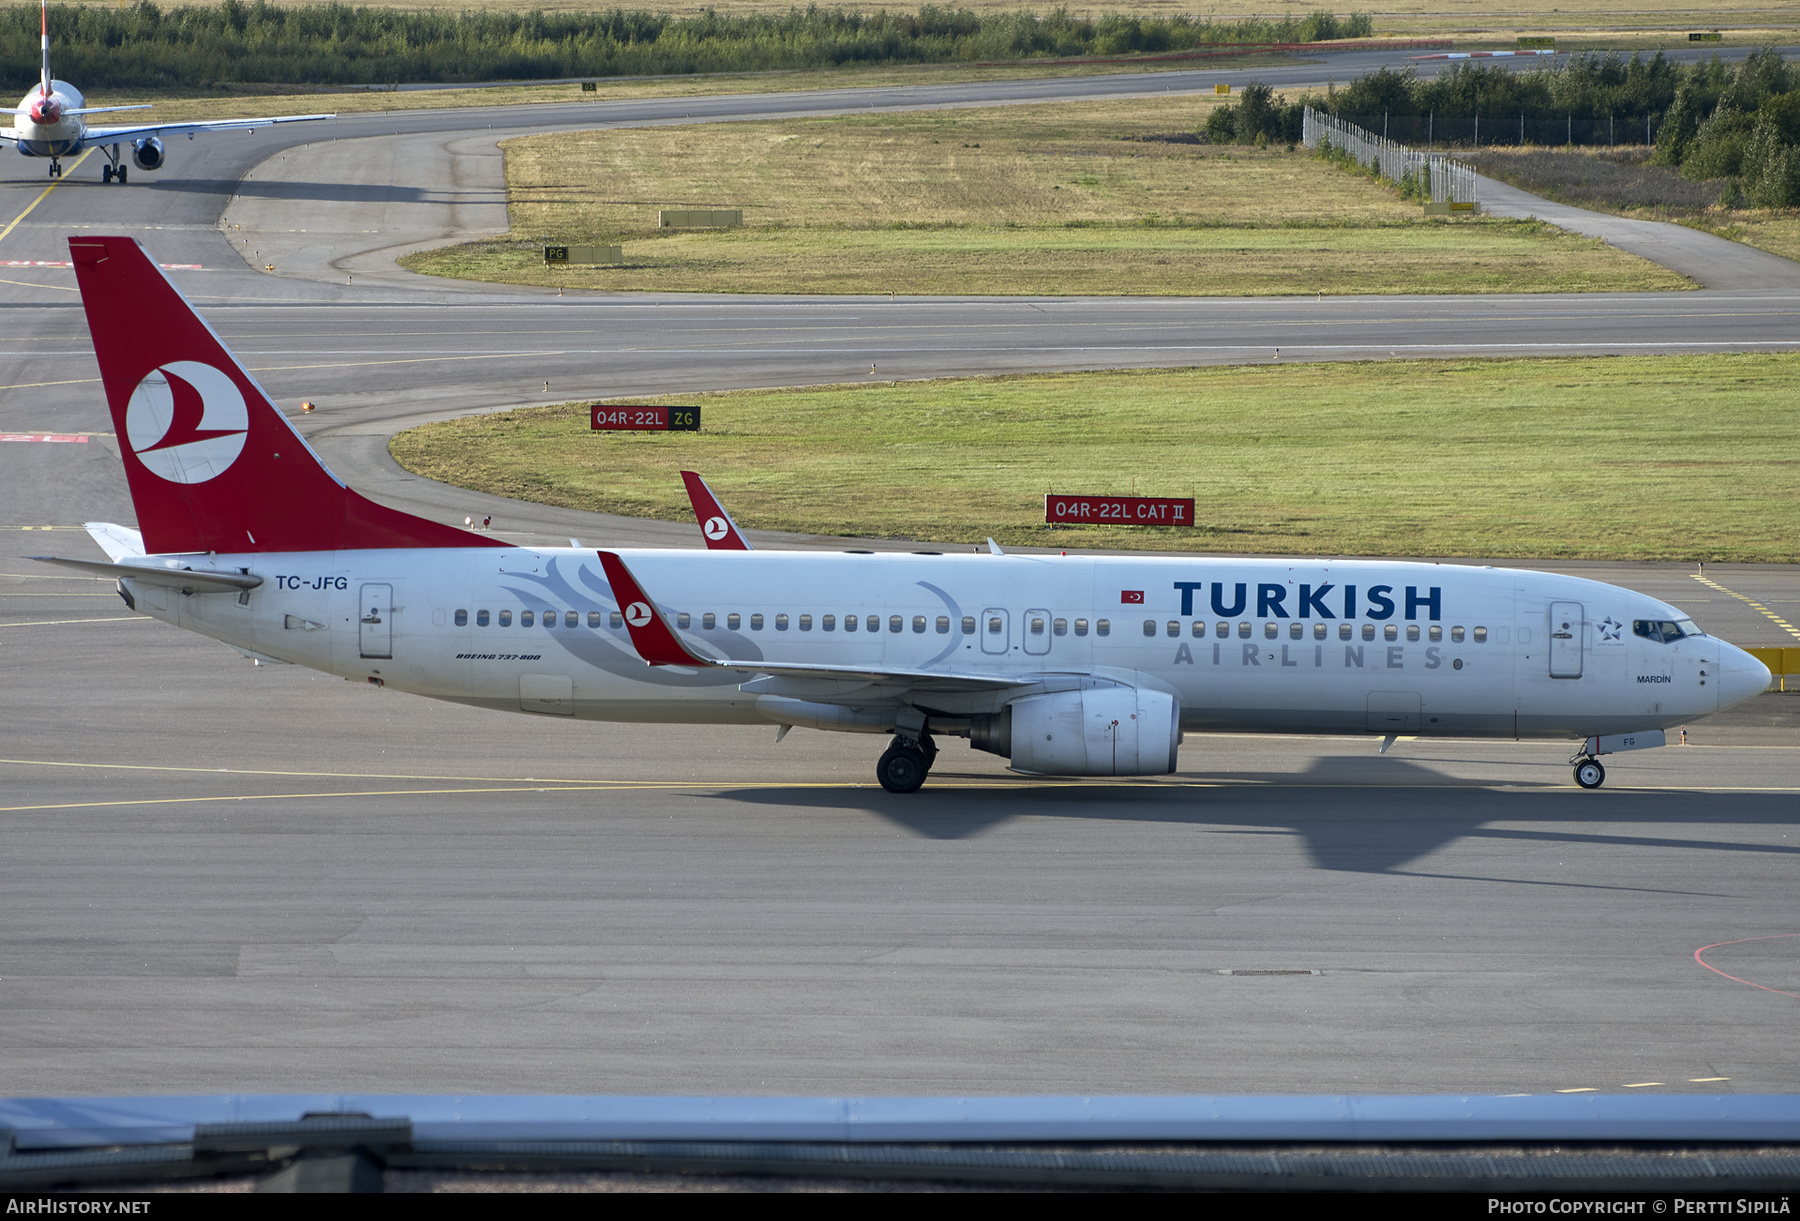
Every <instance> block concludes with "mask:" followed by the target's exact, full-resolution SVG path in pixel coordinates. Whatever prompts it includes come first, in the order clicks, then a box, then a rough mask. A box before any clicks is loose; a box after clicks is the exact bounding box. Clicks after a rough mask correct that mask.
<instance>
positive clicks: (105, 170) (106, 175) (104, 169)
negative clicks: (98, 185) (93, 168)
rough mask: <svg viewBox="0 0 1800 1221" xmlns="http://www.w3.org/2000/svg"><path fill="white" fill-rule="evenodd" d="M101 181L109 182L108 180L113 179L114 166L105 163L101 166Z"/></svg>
mask: <svg viewBox="0 0 1800 1221" xmlns="http://www.w3.org/2000/svg"><path fill="white" fill-rule="evenodd" d="M100 181H101V182H102V183H108V182H111V181H112V166H110V165H103V166H101V167H100Z"/></svg>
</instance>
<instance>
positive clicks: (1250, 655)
mask: <svg viewBox="0 0 1800 1221" xmlns="http://www.w3.org/2000/svg"><path fill="white" fill-rule="evenodd" d="M1239 588H1240V589H1241V588H1242V586H1239ZM1261 653H1262V649H1261V648H1260V647H1259V646H1257V645H1254V644H1247V645H1245V646H1244V660H1242V661H1240V662H1239V663H1238V664H1239V665H1240V666H1260V665H1262V657H1261Z"/></svg>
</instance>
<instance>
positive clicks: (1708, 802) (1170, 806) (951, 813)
mask: <svg viewBox="0 0 1800 1221" xmlns="http://www.w3.org/2000/svg"><path fill="white" fill-rule="evenodd" d="M1368 762H1370V761H1368V760H1365V759H1334V758H1323V759H1318V760H1315V761H1314V763H1313V765H1312V766H1311V767H1309V768H1308V769H1307V770H1306V771H1304V772H1300V773H1293V772H1280V773H1266V774H1264V773H1255V772H1237V771H1233V772H1220V773H1217V774H1216V775H1212V774H1207V773H1204V772H1193V771H1187V772H1183V773H1182V774H1181V777H1180V780H1182V781H1186V782H1187V783H1185V784H1184V783H1139V784H1130V783H1125V784H1118V785H1109V784H1080V785H1054V784H1046V785H1042V786H1037V785H1034V784H1033V783H1032V782H1030V781H1027V780H1024V779H1023V778H1021V779H1020V781H1019V784H1018V787H1016V788H994V787H990V786H991V784H992V779H991V778H990V777H987V776H983V777H981V778H980V782H979V784H971V785H968V786H966V787H965V786H963V785H961V784H959V780H960V779H961V777H959V776H957V775H956V774H955V773H954V772H953V771H951V770H950V769H947V768H942V769H939V771H937V772H936V773H934V774H933V776H932V779H931V781H930V782H929V785H928V787H927V788H925V789H923V790H921V791H920V792H919V793H916V794H911V795H907V796H898V797H897V796H894V795H892V794H889V793H885V792H882V791H881V790H879V789H867V788H855V789H849V788H846V789H835V790H833V789H784V788H779V787H776V788H767V789H740V790H729V789H728V790H724V791H721V792H718V793H716V794H714V796H715V797H717V798H721V799H725V800H731V801H738V802H746V803H750V804H756V805H781V806H790V807H792V806H798V807H803V808H811V809H817V810H845V811H848V810H861V811H866V812H867V813H870V814H874V815H876V816H877V817H879V818H882V819H885V820H887V821H888V822H891V823H893V824H894V825H896V826H899V827H903V828H905V829H906V830H907V831H910V832H911V833H913V834H914V835H918V836H921V837H925V838H930V839H945V840H954V839H967V838H972V837H975V836H979V835H983V834H985V833H987V832H989V831H991V830H993V829H995V828H996V827H998V826H1000V825H1001V824H1003V823H1007V822H1010V821H1012V820H1014V819H1018V818H1082V819H1091V820H1096V821H1126V822H1167V823H1181V824H1186V825H1189V826H1192V827H1195V828H1213V829H1217V830H1220V831H1224V832H1228V833H1235V834H1251V835H1284V836H1298V837H1299V838H1300V839H1302V840H1303V841H1304V843H1305V845H1306V850H1307V854H1308V856H1309V857H1310V858H1311V860H1312V863H1313V865H1314V866H1315V867H1316V868H1319V869H1327V870H1333V871H1338V872H1349V873H1394V872H1409V873H1411V872H1414V871H1412V870H1404V869H1403V867H1404V866H1405V865H1407V864H1408V863H1409V862H1411V861H1415V860H1418V859H1419V858H1421V857H1424V856H1427V855H1429V854H1431V853H1432V852H1435V851H1436V850H1438V849H1439V848H1442V847H1443V846H1445V845H1447V844H1450V843H1452V842H1455V841H1457V840H1461V839H1468V838H1473V839H1487V840H1503V841H1520V842H1526V843H1530V842H1538V843H1566V844H1570V845H1587V846H1593V845H1609V846H1613V847H1616V848H1620V849H1631V848H1639V849H1668V848H1679V849H1682V850H1684V851H1696V852H1733V853H1751V854H1757V855H1766V854H1774V855H1777V856H1800V847H1786V846H1781V845H1771V844H1750V843H1738V842H1732V841H1730V840H1726V839H1717V840H1715V839H1696V838H1692V837H1687V836H1682V837H1675V836H1656V835H1647V834H1644V828H1645V826H1646V824H1657V823H1662V824H1667V825H1671V826H1680V827H1682V828H1684V829H1685V828H1691V827H1692V826H1693V825H1694V824H1695V823H1698V822H1707V823H1713V822H1716V823H1721V824H1730V825H1733V826H1778V827H1793V826H1800V809H1797V808H1796V806H1795V804H1794V801H1793V797H1792V795H1791V794H1786V793H1716V792H1713V793H1705V794H1699V793H1692V792H1667V791H1658V790H1636V791H1631V792H1628V793H1627V792H1619V791H1616V790H1615V791H1613V792H1605V791H1603V792H1599V793H1586V792H1582V791H1580V790H1578V789H1574V788H1572V787H1565V786H1562V785H1543V784H1536V783H1524V784H1514V785H1507V786H1501V785H1497V784H1494V783H1491V782H1487V783H1483V782H1474V781H1470V782H1457V781H1453V780H1449V779H1447V778H1446V777H1445V776H1443V775H1442V774H1440V773H1438V772H1434V771H1432V770H1431V769H1429V768H1426V767H1421V766H1418V765H1416V764H1412V763H1407V762H1405V761H1403V760H1383V761H1382V764H1383V769H1382V770H1383V771H1384V772H1385V775H1384V776H1383V778H1382V780H1381V781H1380V782H1369V781H1363V780H1357V779H1353V778H1350V777H1347V776H1346V775H1344V769H1343V767H1342V765H1344V764H1346V763H1349V764H1351V765H1352V769H1353V770H1354V771H1358V772H1360V771H1363V770H1365V769H1364V768H1363V766H1362V765H1363V764H1366V763H1368ZM970 779H971V780H972V779H974V777H970ZM1215 785H1216V786H1217V787H1213V786H1215ZM1490 823H1496V824H1509V825H1507V826H1489V825H1488V824H1490ZM1520 823H1537V824H1541V825H1540V827H1537V828H1522V827H1520V826H1519V825H1518V824H1520ZM1609 823H1617V824H1620V825H1621V826H1629V827H1630V831H1629V832H1621V833H1619V834H1608V833H1606V832H1605V831H1596V830H1595V827H1596V826H1601V827H1604V826H1605V825H1607V824H1609ZM1420 876H1428V877H1429V876H1451V875H1436V874H1431V873H1429V872H1427V873H1422V874H1420ZM1486 880H1489V881H1508V880H1512V879H1506V878H1489V879H1486ZM1517 880H1519V881H1522V882H1523V881H1527V879H1517ZM1533 884H1538V885H1554V886H1574V887H1577V888H1588V887H1594V888H1598V889H1620V888H1619V887H1616V886H1606V885H1596V884H1593V883H1581V882H1571V883H1559V882H1534V883H1533ZM1628 889H1636V888H1628ZM1644 889H1652V890H1659V889H1660V888H1644ZM1684 893H1686V892H1684Z"/></svg>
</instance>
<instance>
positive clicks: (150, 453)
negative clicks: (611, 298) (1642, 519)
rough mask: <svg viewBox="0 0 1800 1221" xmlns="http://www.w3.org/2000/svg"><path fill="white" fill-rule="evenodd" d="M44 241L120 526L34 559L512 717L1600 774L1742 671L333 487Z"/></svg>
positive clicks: (928, 744) (1195, 565) (142, 298)
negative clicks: (590, 524) (432, 512)
mask: <svg viewBox="0 0 1800 1221" xmlns="http://www.w3.org/2000/svg"><path fill="white" fill-rule="evenodd" d="M69 245H70V250H71V253H72V256H73V259H74V264H75V271H76V275H77V278H78V279H79V281H80V285H81V293H82V301H83V303H84V305H85V306H86V309H87V316H88V324H89V327H90V329H91V331H92V334H93V340H94V350H95V355H96V356H97V357H98V360H99V364H100V372H101V377H102V379H103V381H104V383H105V388H106V397H107V403H108V405H109V407H110V408H111V410H112V418H113V422H114V425H115V426H116V428H117V432H118V437H119V439H120V442H121V444H120V450H121V452H122V454H123V458H124V463H125V473H126V478H127V480H128V481H129V483H130V487H131V494H132V500H133V503H134V505H135V507H136V509H137V514H138V527H137V529H136V530H131V529H128V528H125V527H120V526H111V525H99V524H96V525H93V526H91V527H90V531H91V533H92V534H93V535H94V537H95V539H96V541H98V542H99V543H100V545H101V547H102V548H103V549H105V550H106V552H107V554H108V556H109V559H108V560H107V561H104V562H102V561H98V560H80V559H56V560H54V561H53V562H56V563H61V564H68V565H72V566H74V567H77V568H81V569H84V570H87V571H92V572H99V573H104V574H106V575H108V576H112V577H115V578H117V579H118V587H119V592H120V594H121V595H122V596H123V597H124V598H125V600H126V601H127V602H128V603H129V604H130V605H131V606H133V607H134V608H135V609H137V610H139V611H142V612H144V613H147V614H150V615H154V616H155V617H157V618H159V619H163V620H165V621H167V622H169V623H172V624H175V625H177V626H179V627H183V628H187V629H189V630H191V631H195V632H199V633H201V634H203V635H206V636H211V637H213V638H215V639H218V640H221V641H224V642H225V643H226V644H229V645H231V646H232V647H233V648H235V649H237V650H238V651H240V652H242V653H244V654H246V655H248V656H250V657H254V658H257V659H260V660H265V661H277V662H291V663H294V664H297V665H304V666H310V667H312V668H314V669H318V670H324V671H327V672H329V673H333V674H339V675H342V676H344V677H345V678H349V679H353V680H359V681H360V680H367V681H368V682H371V683H376V684H380V685H383V686H387V687H392V688H395V689H397V690H400V691H409V692H413V693H416V694H419V695H425V696H431V697H433V698H436V699H444V700H453V701H456V702H458V703H464V704H473V705H478V706H481V707H486V708H494V709H504V710H508V711H512V712H525V713H531V714H536V715H539V716H564V717H576V718H587V719H593V720H608V721H658V722H682V723H691V724H758V723H760V724H770V725H774V726H781V727H791V726H795V725H799V726H804V727H810V728H814V729H822V730H840V731H847V732H852V733H868V734H880V735H887V736H890V737H891V739H892V741H891V744H890V745H889V747H888V749H887V751H886V753H884V754H883V755H882V756H881V761H880V763H879V764H878V767H877V775H878V777H879V779H880V780H881V783H882V784H883V785H884V786H885V787H887V788H888V789H890V790H893V791H895V792H910V791H912V790H914V789H916V788H918V787H919V785H920V784H921V783H922V782H923V781H924V779H925V777H926V774H927V772H928V771H929V770H930V768H931V764H932V761H933V759H934V758H935V756H936V753H937V747H936V742H937V741H938V740H940V739H943V738H948V737H963V738H967V739H968V741H969V743H970V745H971V746H973V747H975V748H977V749H980V750H985V751H990V752H993V753H995V754H998V755H1002V756H1005V757H1007V758H1008V759H1009V760H1010V761H1011V765H1012V767H1013V768H1014V769H1015V770H1017V771H1019V772H1023V773H1029V774H1034V775H1074V776H1132V775H1156V774H1162V773H1167V772H1172V771H1174V770H1175V767H1176V754H1177V748H1178V747H1179V745H1180V744H1181V742H1182V738H1183V735H1184V733H1199V734H1204V733H1225V732H1232V731H1258V732H1287V733H1305V734H1359V735H1375V736H1381V737H1391V736H1392V735H1398V734H1408V735H1419V736H1431V737H1458V738H1528V739H1546V740H1550V739H1567V740H1569V741H1571V742H1572V743H1577V744H1578V745H1577V746H1576V749H1575V756H1574V758H1573V759H1572V763H1573V764H1574V766H1575V778H1576V781H1577V782H1578V783H1579V784H1581V785H1582V786H1583V787H1586V788H1594V787H1597V786H1598V785H1599V784H1600V783H1601V782H1602V781H1603V780H1604V778H1605V772H1604V770H1603V768H1602V767H1601V764H1600V762H1599V756H1600V755H1603V754H1606V753H1608V752H1615V751H1624V750H1632V749H1638V748H1642V747H1647V746H1657V745H1661V744H1662V742H1663V731H1664V730H1665V729H1667V728H1669V727H1671V726H1674V725H1678V724H1682V723H1684V722H1687V721H1690V720H1692V719H1694V718H1697V717H1701V716H1705V715H1707V714H1708V713H1712V712H1716V711H1717V710H1719V709H1721V708H1725V707H1729V706H1730V705H1733V704H1736V703H1739V702H1740V701H1743V700H1746V699H1749V698H1750V697H1751V696H1753V695H1756V694H1757V693H1758V692H1760V691H1762V690H1763V689H1764V688H1765V687H1766V686H1767V685H1768V682H1769V672H1768V670H1767V669H1765V668H1764V667H1763V665H1762V664H1761V663H1760V662H1758V661H1757V660H1756V659H1755V658H1753V657H1751V656H1750V655H1749V654H1748V653H1745V652H1744V651H1743V650H1741V649H1738V648H1735V647H1734V646H1732V645H1730V644H1727V643H1725V642H1724V641H1722V640H1718V639H1716V638H1714V637H1712V636H1708V635H1706V634H1705V633H1703V632H1701V631H1700V630H1699V628H1697V627H1696V626H1695V625H1694V624H1693V622H1692V621H1691V620H1689V619H1688V617H1687V616H1686V615H1684V614H1682V613H1681V612H1680V611H1678V610H1676V609H1675V608H1674V607H1672V606H1669V605H1667V604H1666V603H1663V602H1659V601H1657V600H1656V599H1654V598H1650V597H1647V596H1645V595H1643V594H1639V593H1634V592H1632V591H1631V590H1627V589H1620V588H1618V587H1616V586H1611V585H1603V584H1600V583H1599V582H1595V581H1587V580H1582V579H1579V578H1575V577H1566V576H1557V575H1553V574H1549V573H1539V572H1520V571H1514V570H1509V569H1491V568H1480V567H1473V566H1459V565H1438V564H1419V563H1401V562H1389V561H1341V560H1333V561H1324V560H1301V559H1294V560H1281V559H1275V560H1271V559H1225V558H1210V559H1194V558H1175V557H1129V556H1127V557H1116V556H1104V557H1103V556H1062V555H1000V554H993V553H986V554H961V555H917V554H911V555H907V554H870V553H865V552H849V553H843V554H821V553H817V552H802V551H767V550H763V551H752V550H718V551H672V550H626V549H617V550H606V551H599V552H595V551H587V550H581V549H576V548H568V549H563V548H541V549H540V548H530V547H516V546H510V545H508V544H505V543H503V542H501V541H499V540H496V539H493V538H491V537H486V536H481V535H474V534H469V533H466V532H464V531H462V530H459V529H456V528H454V527H452V526H448V525H442V524H440V523H437V522H433V521H428V520H425V519H422V518H418V517H413V516H410V515H408V514H405V513H401V512H398V511H396V510H393V509H389V508H386V507H384V506H381V505H378V504H376V503H374V502H372V501H370V500H367V499H365V498H364V497H362V496H359V495H358V494H357V493H356V492H354V491H352V490H350V489H349V488H347V487H345V486H344V485H343V484H342V483H340V482H338V480H337V479H336V478H335V477H334V476H333V475H332V474H331V473H330V472H329V471H328V470H326V468H325V467H324V465H323V464H322V463H321V462H320V461H319V459H318V457H317V455H315V454H314V453H313V451H312V449H311V448H310V447H309V446H308V445H307V444H306V442H305V441H304V440H303V439H301V437H300V435H299V434H298V433H297V432H295V431H294V429H293V428H292V426H291V425H290V424H289V423H288V421H287V419H286V418H285V417H284V416H283V415H282V414H281V412H280V411H279V410H277V408H276V407H275V406H274V404H273V403H272V402H271V401H270V400H269V398H268V397H267V395H265V394H264V393H263V391H262V389H261V388H260V387H259V386H258V385H257V383H256V381H255V379H254V378H252V377H251V376H250V374H249V373H248V372H246V371H245V369H244V367H243V366H242V365H241V364H239V363H238V361H237V360H236V358H235V357H233V356H232V354H231V353H230V352H229V351H227V350H226V348H225V346H224V344H223V343H222V342H221V341H220V339H219V338H218V336H217V335H215V334H214V333H213V332H212V330H211V329H210V328H209V327H208V326H207V325H206V324H205V322H203V321H202V320H201V319H200V318H199V316H198V315H197V314H195V313H194V311H193V309H192V308H191V307H190V306H189V305H188V303H187V302H186V301H185V300H184V299H183V298H182V297H181V295H180V294H179V293H178V292H177V291H176V289H175V287H174V285H173V284H172V283H170V282H169V280H168V278H167V277H166V276H165V275H163V273H162V272H161V271H160V270H158V268H157V267H156V265H155V264H154V263H152V262H151V261H150V260H149V259H148V258H147V257H146V256H145V254H144V252H143V250H142V249H141V248H140V247H139V245H138V244H137V242H136V241H134V240H133V239H131V238H125V237H78V238H73V239H71V240H70V243H69ZM39 558H48V557H39ZM646 663H648V664H646ZM781 732H784V733H785V732H786V730H785V728H784V729H782V730H781Z"/></svg>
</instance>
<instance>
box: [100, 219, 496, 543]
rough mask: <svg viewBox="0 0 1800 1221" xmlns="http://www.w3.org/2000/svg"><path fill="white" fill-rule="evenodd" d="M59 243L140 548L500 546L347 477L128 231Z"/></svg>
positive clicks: (494, 540)
mask: <svg viewBox="0 0 1800 1221" xmlns="http://www.w3.org/2000/svg"><path fill="white" fill-rule="evenodd" d="M69 253H70V256H71V257H72V258H73V260H74V262H75V278H76V280H77V281H78V282H79V283H80V285H81V303H82V305H83V306H84V307H85V308H86V309H87V319H88V330H89V331H90V332H91V333H92V335H93V340H94V356H95V358H96V359H97V360H98V361H99V362H100V379H101V381H102V382H103V383H104V384H105V387H106V403H107V406H108V407H109V408H111V410H112V419H113V427H114V428H115V429H116V430H117V432H118V437H119V451H120V453H121V454H122V455H123V457H124V459H125V477H126V479H127V480H128V481H129V482H130V485H131V500H132V503H133V504H134V505H135V506H136V508H137V514H138V528H139V529H140V530H141V531H142V532H143V536H144V546H145V549H146V550H147V551H149V552H151V553H153V554H162V553H170V552H190V551H233V552H243V551H337V550H362V549H367V548H374V547H504V546H507V545H508V544H506V543H502V542H500V541H498V540H496V539H492V538H486V537H482V536H479V535H474V534H469V533H466V532H464V531H462V530H458V529H456V528H455V527H453V526H446V525H442V524H440V523H438V522H434V521H428V520H426V519H425V518H422V517H413V516H412V515H410V514H407V513H402V512H400V511H398V510H396V509H390V508H387V507H385V506H383V505H378V504H376V503H375V502H374V501H372V500H368V499H366V498H364V497H362V496H359V495H357V494H356V493H355V492H353V491H351V490H350V489H349V488H347V487H345V486H344V484H343V483H341V482H339V480H338V478H337V476H335V475H333V474H332V473H331V472H330V471H329V470H327V469H326V468H325V464H324V463H323V462H321V461H319V457H318V455H317V454H315V453H313V451H312V447H311V446H309V445H308V444H307V443H306V442H305V441H304V440H303V439H302V438H301V436H300V434H299V433H297V432H295V431H294V428H293V425H291V424H290V423H288V420H287V417H286V416H284V415H282V414H281V412H280V410H278V409H277V408H276V406H275V404H274V403H273V402H271V401H270V399H269V396H268V395H267V394H265V393H264V392H263V389H262V387H261V386H259V385H257V384H256V379H255V378H253V377H251V376H250V374H249V372H248V371H246V370H245V368H244V366H243V365H241V364H239V363H238V360H237V358H236V357H235V356H233V355H232V354H231V352H230V351H229V350H227V349H226V347H225V344H224V342H223V341H222V340H221V339H220V338H219V337H218V335H216V334H215V333H214V332H213V329H212V328H211V327H209V326H208V325H207V324H206V323H205V321H204V320H202V319H201V317H200V315H199V314H197V313H195V312H194V308H193V306H191V305H189V304H188V302H187V299H186V298H184V297H183V296H182V295H181V293H180V292H179V291H178V290H177V289H176V288H175V286H174V285H173V284H172V283H170V282H169V278H168V277H167V276H165V275H164V274H163V273H162V271H161V269H160V268H158V267H157V266H156V264H155V263H152V262H151V261H150V259H149V258H148V257H147V256H146V255H145V254H144V251H143V248H142V247H141V246H139V245H138V243H137V241H136V240H135V239H133V238H129V237H76V238H70V239H69Z"/></svg>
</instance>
